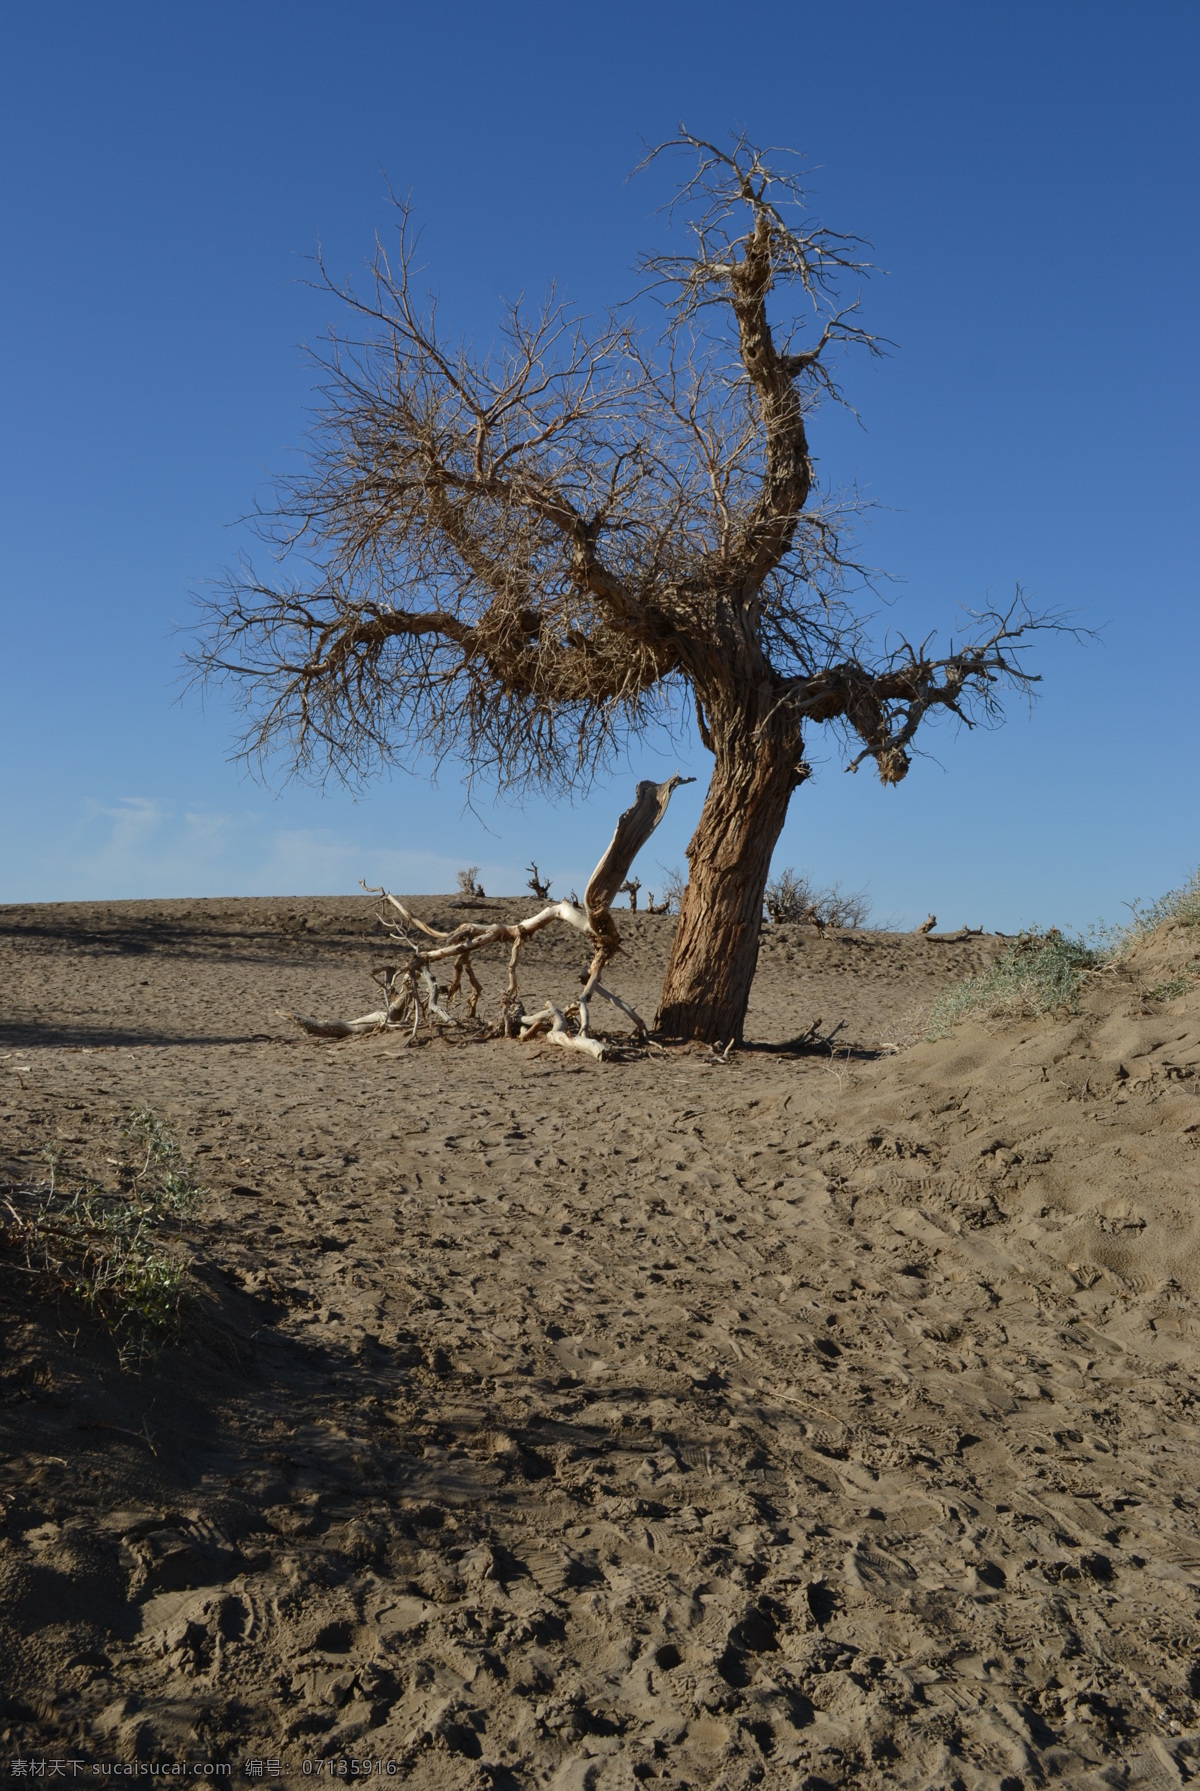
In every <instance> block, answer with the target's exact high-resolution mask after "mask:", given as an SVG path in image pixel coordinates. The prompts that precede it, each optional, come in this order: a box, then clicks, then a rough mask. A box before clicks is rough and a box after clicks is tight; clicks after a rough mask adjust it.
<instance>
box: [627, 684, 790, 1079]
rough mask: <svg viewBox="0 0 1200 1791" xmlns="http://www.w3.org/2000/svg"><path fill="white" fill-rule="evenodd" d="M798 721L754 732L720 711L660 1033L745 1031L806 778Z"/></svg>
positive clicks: (722, 1037) (712, 1037) (724, 1035)
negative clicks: (771, 894) (767, 914)
mask: <svg viewBox="0 0 1200 1791" xmlns="http://www.w3.org/2000/svg"><path fill="white" fill-rule="evenodd" d="M790 731H791V730H790V729H788V730H784V729H779V730H768V731H767V735H766V738H763V737H761V736H760V737H758V738H755V730H754V729H753V728H752V727H751V725H750V724H749V722H748V721H746V720H745V719H744V718H739V720H738V721H737V722H736V723H735V724H734V725H732V726H727V725H722V723H721V721H720V720H719V718H717V717H715V716H714V717H713V718H712V722H711V733H712V744H713V752H714V756H715V760H716V763H715V765H714V767H713V775H712V782H711V783H710V785H709V788H708V796H707V798H706V799H705V803H704V808H703V811H702V813H701V815H700V824H699V826H698V827H697V829H696V832H695V834H694V835H693V837H692V842H691V844H690V845H689V847H688V849H687V857H688V865H689V867H690V870H689V878H688V886H687V890H686V891H685V893H684V898H683V905H682V908H681V911H680V915H679V925H678V926H677V927H676V929H675V942H674V945H673V946H672V949H671V962H670V964H669V965H668V967H667V974H666V979H665V981H664V982H663V989H662V995H661V997H660V1000H659V1012H658V1016H657V1019H656V1021H655V1029H656V1031H657V1032H658V1033H659V1035H660V1036H661V1037H664V1038H674V1039H702V1040H704V1041H705V1042H706V1043H710V1044H712V1043H717V1042H720V1043H726V1042H727V1041H729V1040H731V1039H734V1040H737V1041H738V1042H739V1043H740V1041H741V1037H742V1027H743V1025H744V1023H745V1018H746V1006H747V1003H748V1002H749V1000H750V984H751V983H752V982H753V980H754V971H755V968H756V966H757V964H758V937H759V931H760V929H761V926H762V914H763V895H764V892H765V890H766V886H767V877H768V876H769V874H770V870H771V855H772V853H773V852H774V850H775V843H776V841H777V840H778V838H779V835H780V833H781V831H782V829H783V823H784V821H785V819H786V818H787V810H788V801H789V799H790V797H791V794H792V791H793V790H794V789H795V787H796V784H797V782H798V781H799V778H798V775H797V767H798V764H799V760H800V750H799V742H798V740H796V739H794V738H787V737H785V735H786V734H790ZM801 775H802V773H801Z"/></svg>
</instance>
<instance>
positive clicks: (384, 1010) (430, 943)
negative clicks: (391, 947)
mask: <svg viewBox="0 0 1200 1791" xmlns="http://www.w3.org/2000/svg"><path fill="white" fill-rule="evenodd" d="M693 781H694V780H693V779H692V778H690V777H680V775H679V774H678V772H676V773H675V775H674V776H673V777H669V778H668V779H667V780H666V782H665V783H661V784H656V783H653V782H651V781H650V780H646V781H644V782H642V783H639V785H638V786H637V794H636V797H635V799H634V801H633V803H632V804H631V805H630V807H629V808H627V809H626V810H625V812H624V814H623V815H622V816H621V818H620V820H619V821H618V822H617V826H616V830H615V832H614V833H613V837H612V839H611V840H610V842H609V845H608V849H607V851H606V852H605V853H604V856H603V857H602V858H601V860H600V862H599V864H598V865H597V866H596V868H595V870H594V871H593V872H592V874H591V877H590V878H589V879H588V885H587V889H586V890H585V892H584V897H583V902H582V904H580V903H577V902H574V901H566V902H551V903H549V904H548V905H547V906H546V907H545V908H542V909H540V910H539V911H538V912H537V913H536V914H531V915H529V916H527V917H526V918H525V919H524V920H519V921H515V922H506V921H501V920H496V921H493V922H491V923H490V924H489V923H487V922H484V921H463V922H462V923H461V924H460V925H459V926H457V927H455V928H454V929H453V930H452V931H451V932H445V931H443V930H441V929H439V928H437V927H432V926H430V925H429V924H428V922H426V921H424V920H422V919H421V918H420V917H419V915H416V914H414V913H413V912H412V910H411V909H410V908H409V907H407V905H406V904H405V903H404V902H402V901H401V900H400V898H399V896H395V895H393V894H392V893H391V891H390V890H387V889H383V888H375V887H372V886H371V885H368V884H366V883H364V884H363V888H364V889H365V890H366V891H367V893H368V894H369V895H377V896H379V897H381V898H382V900H383V901H384V902H386V903H387V905H388V909H389V912H388V913H386V914H382V915H380V916H379V917H378V919H379V921H380V924H381V925H382V926H383V927H384V928H385V930H386V931H387V933H388V936H389V939H391V940H392V941H393V942H394V943H395V945H396V946H397V947H398V948H399V949H400V950H402V951H403V952H404V953H405V954H406V956H405V961H404V962H403V963H402V964H400V965H398V966H392V965H388V966H387V967H386V968H384V969H383V970H380V971H377V972H376V973H375V975H376V978H377V980H379V981H380V983H381V984H382V988H383V995H384V1000H383V1004H382V1005H381V1006H379V1007H377V1008H375V1009H373V1010H372V1012H370V1013H367V1014H360V1015H359V1016H358V1018H357V1019H354V1020H319V1019H314V1018H313V1017H312V1016H311V1015H309V1014H300V1013H289V1014H288V1015H287V1018H289V1019H291V1020H293V1021H294V1022H295V1023H296V1025H297V1026H299V1027H301V1028H302V1029H303V1030H304V1031H305V1032H307V1033H309V1034H311V1036H312V1037H314V1038H328V1039H347V1038H353V1037H356V1036H359V1035H361V1034H363V1033H373V1032H387V1031H392V1030H397V1029H400V1028H408V1029H409V1036H410V1038H414V1039H415V1038H416V1036H417V1033H418V1031H419V1030H420V1028H421V1026H422V1024H425V1025H427V1026H428V1027H429V1029H430V1030H431V1031H432V1030H433V1027H434V1025H435V1023H436V1022H440V1023H441V1024H443V1025H454V1024H456V1023H457V1020H456V1016H455V1015H454V1014H453V1013H452V1012H451V1008H452V1006H453V1004H454V1003H455V1001H456V1000H457V999H458V997H459V995H460V993H461V989H462V982H463V978H464V977H465V978H466V980H467V983H468V984H469V986H470V994H469V996H468V997H467V1015H468V1018H469V1019H472V1020H473V1019H475V1018H477V1009H478V1006H479V998H480V996H481V995H482V993H483V986H482V984H481V983H480V981H479V978H478V977H477V976H476V974H475V970H474V967H473V964H472V958H473V957H474V955H475V954H476V953H477V952H480V951H487V950H488V949H490V948H491V947H494V946H505V945H507V946H508V948H509V951H508V981H507V983H506V985H505V989H504V993H503V995H502V997H501V1011H500V1016H499V1020H498V1021H497V1023H496V1027H495V1030H496V1031H497V1032H499V1033H501V1034H503V1036H504V1037H505V1038H518V1039H528V1038H534V1037H538V1036H545V1037H546V1038H547V1039H548V1040H549V1041H550V1043H551V1044H555V1045H562V1046H564V1047H566V1048H567V1049H571V1050H578V1051H583V1052H585V1053H586V1055H588V1056H589V1057H597V1058H598V1057H603V1055H604V1045H603V1043H602V1041H601V1040H599V1039H596V1038H593V1037H592V1035H591V1031H590V1020H591V1015H590V1008H589V1004H590V1003H591V1002H592V1000H593V999H594V998H596V997H599V998H600V999H601V1000H603V1001H608V1002H610V1003H611V1004H612V1005H613V1006H614V1007H616V1008H618V1009H619V1010H620V1011H621V1012H622V1013H623V1014H624V1015H625V1016H626V1017H627V1018H628V1019H630V1020H632V1022H633V1025H634V1028H635V1030H636V1032H637V1035H638V1038H639V1039H641V1040H645V1039H646V1037H647V1036H648V1032H649V1029H648V1027H647V1025H646V1022H645V1021H644V1020H643V1019H642V1017H641V1015H640V1014H639V1013H638V1012H637V1010H636V1009H635V1008H634V1007H632V1006H631V1005H630V1004H629V1002H627V1001H625V1000H624V999H623V998H622V997H621V996H620V995H618V994H617V993H616V991H615V990H613V989H610V988H608V987H607V986H606V985H605V984H604V983H602V982H601V980H600V978H601V975H602V973H603V971H604V970H605V968H606V966H607V965H608V964H609V963H611V961H612V959H613V958H614V957H615V956H616V954H617V952H618V951H619V950H620V947H621V935H620V933H619V932H618V930H617V925H616V922H615V921H614V920H613V917H612V903H613V900H614V898H615V897H616V896H617V895H618V894H619V893H620V891H621V890H622V888H623V887H625V886H626V883H627V879H628V876H629V869H630V866H631V865H632V863H633V861H634V859H635V858H636V857H637V855H638V853H639V852H640V851H641V849H642V847H643V846H644V845H645V843H646V841H647V840H648V839H649V838H650V835H651V834H652V833H653V832H654V829H655V828H656V827H657V826H658V824H659V822H660V821H661V820H662V818H663V816H664V815H665V814H666V812H667V805H668V803H669V802H670V800H671V797H672V795H673V794H674V792H675V791H676V790H677V789H678V788H679V786H680V784H686V783H692V782H693ZM539 882H540V879H539ZM456 905H457V906H459V907H466V906H468V905H472V906H473V905H474V904H473V903H471V904H468V903H467V902H460V903H458V904H456ZM556 920H557V921H562V922H563V923H564V925H566V926H569V927H571V928H573V929H574V930H575V931H576V932H577V933H580V934H582V935H583V936H584V937H586V938H587V939H589V940H590V942H591V945H592V959H591V963H590V965H589V967H588V973H587V977H586V980H585V982H584V986H583V989H582V991H581V992H580V994H579V996H578V998H577V999H576V1001H575V1002H573V1003H571V1004H570V1005H568V1006H567V1007H566V1008H565V1009H564V1008H560V1007H557V1006H555V1005H554V1004H553V1003H552V1002H548V1003H546V1004H545V1006H543V1007H542V1008H540V1009H539V1010H538V1011H537V1012H536V1013H532V1014H527V1013H526V1012H525V1009H524V1007H523V1005H522V1002H521V998H520V990H519V986H518V982H517V968H518V964H519V962H520V957H521V952H522V950H523V948H524V946H525V943H526V941H527V940H528V939H530V938H532V937H533V935H534V934H535V933H537V932H540V931H541V929H542V928H543V927H546V926H549V925H550V924H551V923H552V922H553V921H556ZM417 935H419V937H417ZM451 963H452V964H453V966H454V975H453V978H452V980H451V981H450V983H449V984H448V985H447V986H446V987H445V988H443V987H442V985H441V984H440V983H439V981H438V972H439V970H440V968H441V967H442V966H443V965H445V966H447V967H448V966H449V965H450V964H451ZM572 1019H574V1021H575V1023H576V1029H575V1030H574V1031H573V1030H572V1029H571V1024H570V1022H571V1021H572Z"/></svg>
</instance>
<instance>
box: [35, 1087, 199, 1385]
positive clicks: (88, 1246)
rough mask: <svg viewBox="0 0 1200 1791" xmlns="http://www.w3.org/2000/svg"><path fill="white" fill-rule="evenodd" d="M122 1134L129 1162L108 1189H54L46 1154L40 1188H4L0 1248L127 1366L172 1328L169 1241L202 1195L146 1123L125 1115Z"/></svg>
mask: <svg viewBox="0 0 1200 1791" xmlns="http://www.w3.org/2000/svg"><path fill="white" fill-rule="evenodd" d="M123 1135H124V1136H125V1137H126V1138H128V1139H131V1140H132V1141H133V1143H134V1147H135V1151H136V1158H135V1159H134V1160H133V1161H129V1160H125V1161H121V1162H118V1163H117V1164H115V1165H114V1166H115V1168H116V1171H117V1183H118V1186H117V1187H116V1188H115V1189H112V1188H99V1187H96V1186H94V1185H93V1184H92V1183H90V1182H86V1183H84V1184H83V1185H82V1186H80V1187H76V1188H74V1189H63V1188H62V1187H60V1186H59V1183H58V1178H57V1163H56V1160H55V1158H54V1156H53V1155H51V1156H50V1159H49V1160H50V1175H49V1179H48V1180H47V1181H46V1182H45V1183H42V1184H32V1183H31V1184H24V1185H22V1186H20V1187H15V1186H10V1187H9V1189H8V1190H7V1193H8V1198H7V1200H6V1201H5V1202H4V1205H5V1206H6V1208H7V1211H8V1214H9V1215H10V1217H11V1220H12V1224H11V1225H8V1226H6V1227H5V1228H4V1231H3V1235H2V1236H0V1245H3V1247H4V1248H5V1249H6V1250H7V1251H9V1252H14V1251H15V1252H19V1253H20V1254H21V1255H22V1256H23V1257H24V1268H25V1270H26V1272H27V1273H29V1274H31V1275H32V1276H33V1277H34V1280H35V1283H40V1285H41V1288H42V1290H43V1291H44V1292H45V1293H47V1294H50V1295H52V1296H58V1297H62V1296H66V1297H67V1298H69V1299H72V1300H75V1301H77V1302H79V1303H80V1304H81V1305H82V1306H84V1307H85V1308H86V1310H87V1311H88V1312H89V1313H90V1314H91V1316H92V1317H93V1318H95V1319H97V1320H98V1321H99V1322H100V1323H101V1324H103V1325H104V1326H105V1328H106V1329H107V1330H108V1331H110V1332H111V1333H112V1335H113V1336H114V1338H115V1339H116V1341H117V1345H118V1348H119V1350H120V1353H121V1357H122V1360H123V1361H128V1360H129V1359H130V1358H131V1357H132V1358H137V1357H140V1356H144V1355H146V1354H149V1353H153V1351H154V1350H156V1349H157V1348H158V1347H159V1346H161V1344H162V1343H163V1342H165V1341H166V1340H167V1339H168V1338H169V1337H170V1336H171V1334H172V1333H173V1332H174V1331H175V1330H176V1329H177V1327H178V1324H179V1317H180V1312H181V1308H182V1305H183V1302H184V1300H185V1298H186V1293H187V1279H188V1264H187V1260H186V1258H185V1257H184V1256H183V1254H182V1253H181V1251H180V1249H179V1243H178V1237H177V1235H175V1234H176V1233H177V1230H178V1221H179V1219H180V1218H181V1217H182V1216H183V1215H184V1214H186V1213H188V1212H190V1211H191V1210H192V1209H193V1208H194V1206H195V1205H196V1202H197V1200H198V1199H199V1197H200V1194H201V1192H202V1190H201V1188H200V1185H199V1183H198V1182H197V1181H196V1179H195V1177H194V1176H193V1175H192V1173H191V1170H190V1169H189V1167H188V1166H187V1165H186V1164H185V1163H184V1162H183V1160H182V1158H181V1157H180V1154H179V1148H178V1146H177V1145H176V1143H175V1141H174V1139H173V1138H172V1137H171V1134H170V1132H169V1130H168V1129H167V1127H166V1126H165V1125H163V1123H162V1122H161V1121H160V1120H159V1119H157V1118H156V1117H155V1115H154V1114H152V1113H150V1112H149V1111H148V1110H145V1109H143V1110H141V1111H139V1112H137V1113H135V1114H134V1115H133V1116H132V1118H131V1119H130V1122H129V1124H128V1125H127V1126H126V1127H125V1128H124V1133H123Z"/></svg>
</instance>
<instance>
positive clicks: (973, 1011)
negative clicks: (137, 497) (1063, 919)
mask: <svg viewBox="0 0 1200 1791" xmlns="http://www.w3.org/2000/svg"><path fill="white" fill-rule="evenodd" d="M1102 961H1103V953H1101V952H1099V951H1094V950H1092V949H1091V948H1090V947H1089V946H1086V945H1084V944H1083V943H1082V942H1081V941H1080V940H1078V939H1069V938H1068V937H1067V936H1066V934H1065V933H1060V932H1059V931H1058V929H1057V927H1052V928H1051V929H1050V931H1049V932H1047V933H1038V932H1033V933H1022V934H1021V937H1020V938H1019V939H1013V940H1010V942H1009V943H1008V944H1007V945H1006V946H1005V947H1004V950H1003V951H1002V952H1001V954H1000V956H999V958H998V959H997V960H996V962H995V963H994V964H993V965H991V966H990V967H989V968H988V969H987V970H983V971H980V973H979V975H978V976H972V977H968V978H967V980H966V981H965V982H961V983H956V984H955V985H954V986H953V987H952V988H949V989H946V990H944V991H943V993H942V994H941V995H939V996H938V998H937V1000H936V1001H935V1002H934V1004H933V1009H932V1012H931V1013H930V1016H929V1033H928V1036H929V1037H930V1038H931V1039H941V1038H945V1037H946V1036H947V1034H948V1033H949V1032H950V1030H951V1028H952V1027H954V1026H955V1025H957V1023H958V1022H959V1021H960V1020H988V1019H998V1018H1001V1017H1009V1016H1011V1017H1013V1018H1017V1017H1019V1016H1021V1015H1028V1016H1032V1015H1035V1014H1048V1013H1052V1012H1053V1011H1054V1010H1055V1009H1062V1008H1065V1009H1067V1010H1068V1012H1074V1011H1075V1010H1076V1009H1077V1008H1078V1006H1079V992H1080V989H1081V988H1082V987H1083V979H1084V977H1085V976H1086V974H1087V972H1088V971H1089V970H1093V969H1095V968H1096V967H1097V965H1099V964H1100V963H1101V962H1102Z"/></svg>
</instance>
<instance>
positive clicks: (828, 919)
mask: <svg viewBox="0 0 1200 1791" xmlns="http://www.w3.org/2000/svg"><path fill="white" fill-rule="evenodd" d="M764 906H765V907H766V910H767V914H768V916H769V917H770V919H771V920H772V921H774V922H775V923H776V924H778V923H779V922H780V921H796V920H810V921H812V923H813V925H814V926H817V927H821V928H824V927H848V928H849V927H863V926H865V925H866V924H867V919H868V917H869V915H870V912H871V909H870V904H869V903H868V901H867V898H866V896H865V895H863V894H862V893H861V891H859V892H857V893H855V894H850V895H847V894H846V893H845V892H844V891H843V889H842V886H841V884H840V883H834V884H832V885H831V886H830V887H829V888H828V889H818V888H817V887H816V886H815V885H814V884H812V883H810V882H809V880H808V878H807V877H806V876H804V875H803V873H802V872H800V871H796V870H793V869H792V868H791V866H790V865H789V866H788V868H787V869H786V870H782V871H780V872H779V874H778V876H775V877H772V878H771V880H770V882H769V883H768V884H767V888H766V894H765V896H764Z"/></svg>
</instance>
